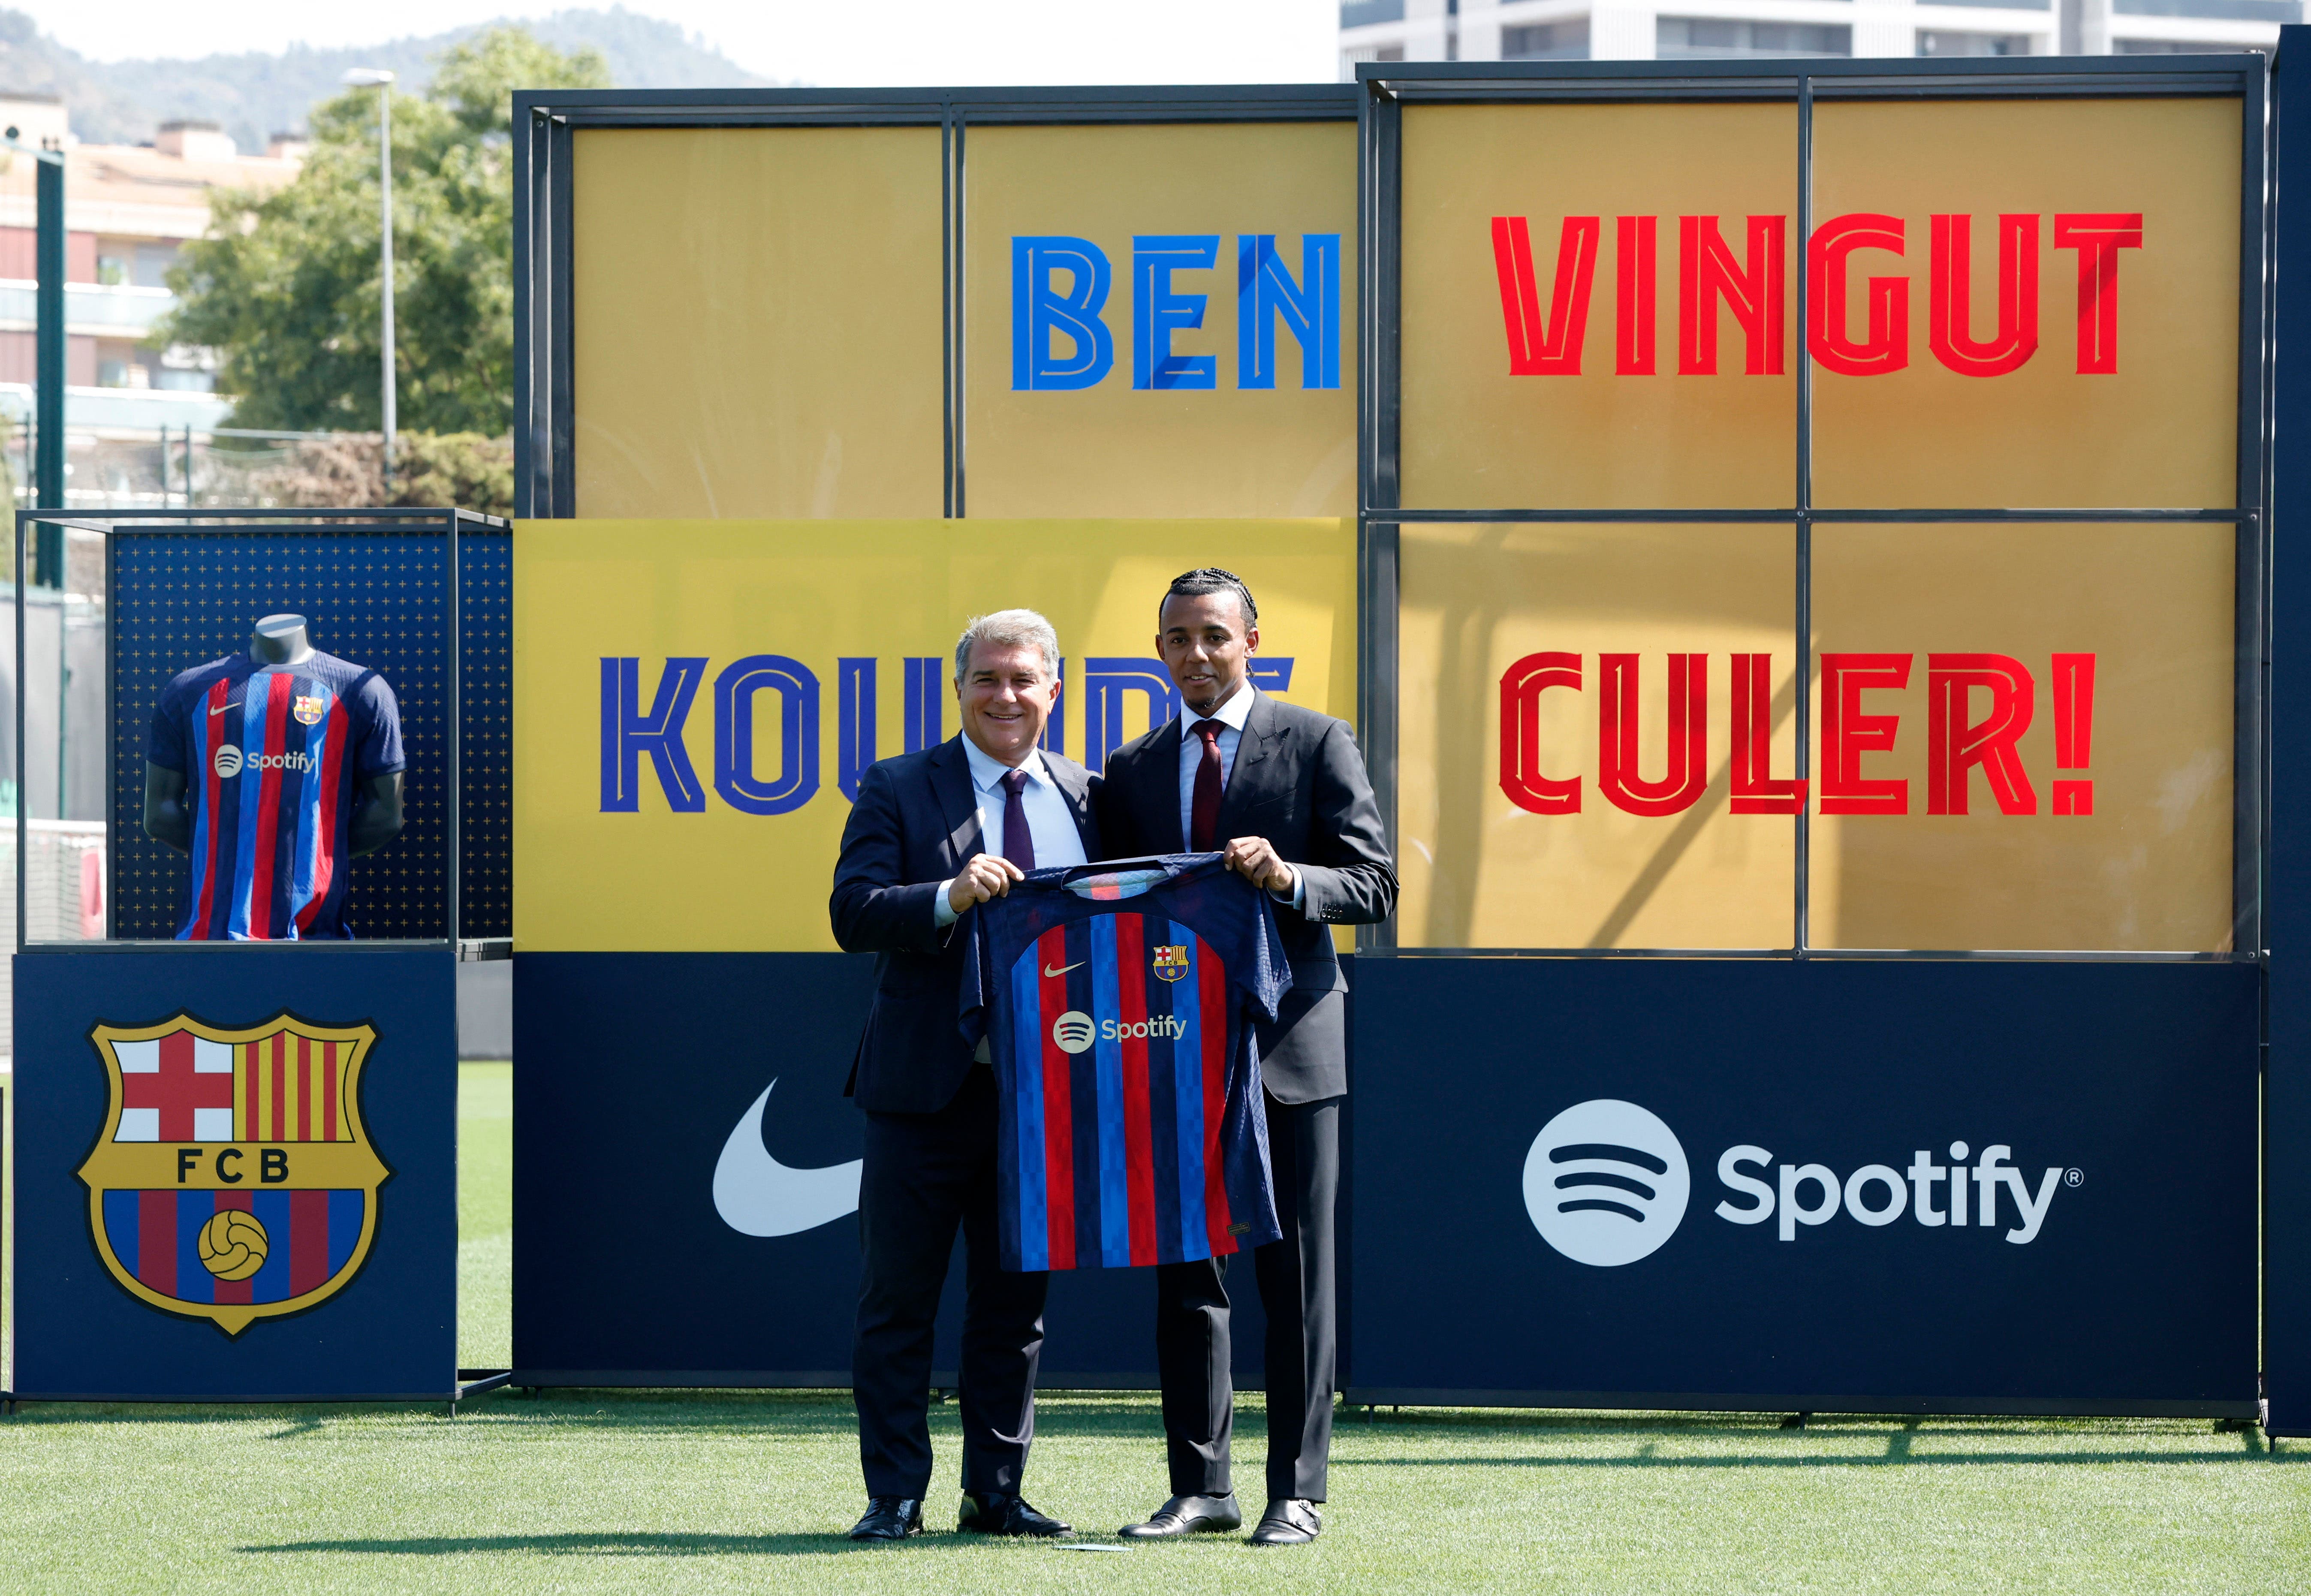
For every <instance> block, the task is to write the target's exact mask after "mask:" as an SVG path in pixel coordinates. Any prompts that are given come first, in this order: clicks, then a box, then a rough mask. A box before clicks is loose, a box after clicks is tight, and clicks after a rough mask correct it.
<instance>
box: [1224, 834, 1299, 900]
mask: <svg viewBox="0 0 2311 1596" xmlns="http://www.w3.org/2000/svg"><path fill="white" fill-rule="evenodd" d="M1220 857H1221V858H1222V859H1224V860H1225V861H1226V864H1227V868H1229V869H1231V870H1234V871H1236V872H1237V873H1238V874H1240V875H1241V876H1243V878H1244V879H1245V880H1247V881H1249V882H1251V884H1252V885H1254V886H1256V887H1258V888H1260V890H1261V891H1262V892H1271V893H1280V892H1290V891H1291V890H1292V885H1293V883H1294V882H1295V881H1297V880H1298V879H1299V877H1298V876H1296V875H1295V874H1294V873H1293V869H1292V867H1291V866H1290V865H1287V864H1286V863H1285V862H1284V861H1283V860H1282V859H1279V858H1278V857H1277V853H1276V850H1275V849H1274V848H1273V847H1271V846H1269V841H1268V839H1267V838H1266V837H1235V838H1232V839H1230V841H1229V842H1228V845H1227V851H1226V852H1225V853H1224V854H1222V855H1221V856H1220Z"/></svg>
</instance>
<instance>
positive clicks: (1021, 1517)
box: [955, 1491, 1076, 1536]
mask: <svg viewBox="0 0 2311 1596" xmlns="http://www.w3.org/2000/svg"><path fill="white" fill-rule="evenodd" d="M955 1528H956V1529H958V1530H968V1531H972V1532H973V1533H974V1534H980V1535H1043V1536H1051V1535H1072V1534H1074V1533H1075V1532H1076V1527H1075V1526H1074V1525H1073V1524H1063V1523H1061V1522H1060V1521H1059V1520H1057V1519H1055V1518H1053V1517H1051V1514H1049V1513H1037V1512H1036V1511H1035V1510H1034V1509H1033V1508H1032V1507H1030V1506H1028V1505H1027V1499H1026V1498H1025V1496H1003V1495H1001V1494H1000V1493H999V1492H995V1491H981V1492H966V1493H964V1498H963V1510H962V1512H960V1513H957V1514H956V1515H955Z"/></svg>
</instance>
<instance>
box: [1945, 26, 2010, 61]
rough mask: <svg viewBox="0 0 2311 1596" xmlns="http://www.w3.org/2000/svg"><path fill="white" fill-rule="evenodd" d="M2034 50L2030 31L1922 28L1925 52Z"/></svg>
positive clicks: (1958, 53)
mask: <svg viewBox="0 0 2311 1596" xmlns="http://www.w3.org/2000/svg"><path fill="white" fill-rule="evenodd" d="M2029 53H2030V36H2029V35H2028V34H2027V33H1950V32H1944V31H1940V30H1938V29H1929V28H1921V29H1919V30H1918V54H1920V55H1921V56H1935V57H1941V56H2027V55H2028V54H2029Z"/></svg>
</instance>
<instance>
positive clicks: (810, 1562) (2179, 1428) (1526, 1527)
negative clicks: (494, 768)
mask: <svg viewBox="0 0 2311 1596" xmlns="http://www.w3.org/2000/svg"><path fill="white" fill-rule="evenodd" d="M509 1086H510V1081H509V1078H508V1075H507V1072H506V1070H505V1068H504V1067H503V1066H486V1065H485V1066H469V1067H468V1068H467V1077H466V1093H465V1098H464V1115H465V1121H464V1125H463V1140H462V1144H461V1145H462V1156H463V1158H464V1160H465V1170H466V1193H465V1207H464V1213H465V1216H466V1223H467V1238H466V1241H465V1246H464V1251H463V1257H462V1259H461V1267H462V1269H463V1271H464V1272H463V1275H462V1282H463V1286H462V1288H463V1289H464V1291H465V1292H466V1293H467V1297H466V1307H465V1312H464V1326H463V1338H462V1348H463V1350H462V1353H461V1356H463V1357H464V1358H465V1359H466V1360H467V1362H468V1363H494V1362H500V1361H502V1356H503V1348H504V1347H505V1335H506V1329H505V1327H506V1322H507V1321H506V1310H505V1298H506V1286H505V1277H504V1269H505V1267H506V1260H507V1259H508V1257H509V1255H510V1254H509V1245H508V1234H507V1219H508V1215H507V1198H506V1192H505V1182H506V1174H507V1172H508V1169H509V1167H510V1153H509V1145H508V1144H509V1131H510V1118H509V1112H510V1107H509V1103H510V1098H509ZM477 1297H486V1299H487V1301H486V1304H482V1303H479V1302H477V1300H476V1299H477ZM933 1414H934V1417H933V1429H934V1432H935V1436H936V1441H937V1447H938V1453H939V1461H938V1473H937V1479H936V1481H935V1483H934V1485H933V1487H932V1504H933V1522H934V1524H935V1525H938V1526H944V1525H946V1524H951V1523H952V1522H953V1513H954V1502H955V1488H956V1482H955V1457H956V1426H955V1418H954V1409H953V1408H946V1407H943V1408H935V1409H934V1410H933ZM1780 1417H1781V1416H1780V1415H1778V1414H1773V1415H1760V1416H1738V1417H1722V1416H1696V1415H1687V1414H1643V1415H1611V1416H1600V1415H1589V1414H1576V1413H1523V1412H1501V1411H1469V1410H1452V1411H1447V1410H1435V1409H1423V1410H1419V1411H1408V1412H1405V1413H1404V1414H1402V1415H1400V1416H1398V1415H1391V1414H1387V1413H1382V1414H1381V1415H1380V1416H1378V1417H1377V1418H1375V1419H1374V1420H1371V1421H1369V1422H1368V1421H1367V1420H1366V1419H1365V1417H1363V1416H1362V1415H1361V1414H1360V1413H1359V1414H1357V1415H1355V1416H1348V1417H1343V1420H1342V1422H1341V1424H1340V1426H1339V1436H1338V1442H1337V1444H1336V1446H1335V1449H1334V1461H1333V1470H1332V1501H1331V1503H1330V1506H1329V1507H1328V1509H1327V1525H1328V1527H1327V1529H1326V1531H1325V1534H1324V1536H1323V1538H1322V1539H1321V1540H1320V1541H1319V1542H1318V1543H1317V1544H1316V1545H1314V1546H1313V1547H1309V1548H1297V1549H1292V1550H1281V1551H1258V1550H1255V1549H1253V1548H1248V1547H1245V1546H1243V1545H1242V1544H1240V1543H1239V1542H1237V1541H1236V1540H1234V1539H1232V1538H1222V1537H1210V1538H1201V1539H1198V1540H1197V1541H1195V1542H1192V1543H1190V1544H1186V1545H1179V1546H1155V1547H1138V1548H1130V1549H1129V1550H1126V1551H1123V1552H1120V1553H1100V1552H1079V1551H1063V1550H1060V1549H1058V1548H1054V1547H1051V1546H1048V1545H1041V1544H992V1545H990V1544H988V1543H986V1542H984V1541H981V1540H979V1539H972V1538H965V1537H962V1536H958V1535H955V1534H954V1533H952V1532H950V1531H945V1530H944V1529H943V1528H942V1529H941V1531H940V1532H937V1533H934V1534H931V1535H929V1536H927V1537H925V1538H923V1539H920V1540H917V1541H914V1542H912V1543H910V1544H908V1545H904V1546H899V1547H887V1548H853V1547H851V1546H850V1544H849V1543H848V1542H846V1541H844V1540H843V1539H842V1530H843V1529H844V1528H846V1527H847V1526H848V1524H849V1523H850V1520H851V1519H852V1517H854V1516H855V1515H856V1513H858V1511H859V1507H860V1506H861V1500H860V1496H859V1479H858V1464H857V1442H856V1436H855V1432H854V1430H853V1428H852V1423H851V1415H850V1402H849V1400H848V1398H847V1396H845V1395H844V1394H842V1393H840V1392H775V1393H730V1394H714V1393H708V1394H703V1395H696V1396H693V1395H690V1394H685V1393H669V1392H606V1391H565V1392H556V1393H552V1394H549V1395H545V1396H541V1397H524V1396H520V1395H519V1394H514V1393H504V1394H494V1395H492V1396H489V1397H485V1398H482V1399H478V1400H474V1401H472V1402H469V1403H467V1405H466V1407H465V1408H464V1409H463V1411H462V1413H461V1414H460V1416H459V1417H456V1418H454V1419H453V1418H450V1417H447V1416H446V1415H445V1414H444V1412H443V1410H442V1409H441V1408H439V1407H433V1408H391V1407H376V1406H372V1407H355V1406H345V1407H321V1408H256V1409H250V1408H222V1407H219V1408H162V1407H110V1408H78V1407H69V1406H51V1405H41V1404H35V1405H33V1406H31V1407H29V1408H26V1409H24V1410H23V1411H22V1412H20V1413H19V1414H18V1415H16V1416H15V1417H13V1418H10V1419H6V1420H0V1586H4V1587H6V1588H10V1589H39V1590H57V1591H74V1592H78V1591H107V1592H113V1591H140V1590H186V1589H189V1590H201V1589H219V1590H228V1589H229V1590H231V1591H233V1592H267V1591H294V1592H312V1591H332V1590H345V1591H376V1590H396V1591H399V1590H419V1591H435V1590H440V1591H460V1592H463V1591H477V1592H478V1591H510V1592H533V1591H553V1592H590V1591H623V1590H662V1589H663V1590H682V1591H685V1592H687V1591H693V1590H696V1591H713V1590H760V1589H765V1588H771V1589H781V1590H784V1589H798V1590H802V1589H807V1590H810V1591H814V1592H815V1591H821V1590H828V1591H842V1590H852V1589H859V1590H878V1591H903V1592H910V1596H911V1593H913V1592H944V1591H971V1592H1010V1591H1043V1590H1083V1591H1098V1592H1161V1593H1163V1596H1173V1593H1174V1592H1190V1591H1228V1592H1235V1591H1243V1590H1260V1589H1266V1588H1271V1587H1274V1588H1293V1589H1302V1588H1306V1589H1325V1590H1346V1589H1359V1590H1362V1589H1370V1588H1375V1587H1382V1586H1390V1587H1400V1588H1406V1589H1413V1590H1422V1591H1427V1590H1446V1591H1450V1590H1477V1589H1515V1590H1546V1591H1565V1592H1622V1591H1660V1592H1714V1591H1730V1592H1752V1591H1819V1592H1866V1591H1888V1592H1914V1591H1953V1592H1968V1593H1969V1596H1974V1593H1977V1592H1997V1591H2010V1590H2025V1591H2039V1590H2056V1591H2076V1592H2130V1591H2158V1592H2167V1591H2244V1590H2249V1589H2254V1590H2272V1591H2287V1590H2300V1589H2304V1588H2307V1587H2311V1467H2307V1466H2306V1465H2307V1464H2311V1443H2280V1448H2279V1450H2278V1451H2277V1452H2276V1453H2275V1454H2274V1453H2273V1452H2272V1451H2271V1450H2270V1449H2268V1448H2267V1447H2266V1445H2265V1443H2263V1440H2262V1439H2261V1437H2260V1436H2258V1435H2255V1434H2254V1433H2253V1432H2249V1433H2246V1434H2229V1433H2223V1432H2219V1431H2218V1430H2217V1429H2216V1428H2215V1427H2214V1426H2211V1425H2208V1424H2204V1423H2184V1422H2166V1421H2149V1420H2106V1421H2076V1422H2045V1421H2032V1422H2026V1421H2020V1420H1969V1419H1950V1420H1931V1421H1923V1422H1916V1423H1909V1422H1904V1421H1899V1420H1849V1421H1839V1420H1830V1421H1817V1423H1816V1424H1815V1425H1814V1426H1812V1427H1810V1428H1808V1429H1805V1430H1801V1431H1798V1430H1783V1429H1781V1428H1779V1427H1778V1424H1779V1420H1780ZM1240 1426H1241V1429H1242V1431H1243V1435H1244V1439H1245V1441H1246V1443H1247V1444H1246V1446H1245V1448H1244V1452H1245V1454H1246V1455H1245V1457H1244V1458H1243V1461H1245V1462H1247V1463H1249V1464H1251V1468H1250V1469H1248V1470H1246V1478H1247V1479H1248V1480H1252V1481H1256V1480H1257V1478H1258V1474H1257V1459H1258V1455H1259V1441H1258V1435H1259V1433H1260V1418H1259V1412H1258V1402H1257V1399H1247V1400H1245V1401H1244V1403H1243V1412H1242V1415H1241V1419H1240ZM1161 1455H1162V1448H1161V1440H1160V1426H1159V1424H1158V1420H1157V1416H1156V1404H1155V1402H1154V1400H1153V1399H1152V1398H1151V1397H1148V1396H1147V1395H1140V1394H1133V1395H1126V1396H1112V1397H1108V1396H1075V1395H1064V1394H1062V1395H1054V1396H1051V1397H1047V1398H1046V1399H1044V1400H1043V1402H1042V1408H1041V1413H1040V1419H1039V1423H1038V1426H1037V1433H1036V1441H1035V1452H1034V1460H1033V1467H1032V1470H1031V1472H1030V1476H1029V1487H1028V1489H1029V1496H1031V1498H1032V1499H1033V1501H1034V1502H1035V1503H1036V1504H1038V1505H1039V1506H1042V1507H1043V1508H1045V1509H1046V1510H1048V1511H1051V1512H1053V1513H1059V1514H1060V1515H1062V1516H1064V1517H1067V1518H1069V1519H1072V1520H1073V1521H1074V1522H1076V1523H1077V1524H1078V1525H1079V1526H1081V1527H1082V1528H1083V1529H1084V1530H1085V1531H1087V1532H1088V1534H1087V1536H1086V1539H1103V1540H1109V1539H1112V1531H1113V1529H1114V1527H1115V1526H1116V1525H1118V1524H1120V1523H1121V1522H1124V1521H1125V1520H1126V1519H1128V1518H1133V1517H1137V1516H1139V1515H1140V1514H1142V1513H1145V1512H1146V1511H1147V1509H1149V1508H1151V1507H1153V1506H1154V1505H1155V1504H1156V1500H1157V1499H1158V1498H1159V1497H1160V1496H1162V1494H1163V1472H1162V1463H1161ZM1256 1489H1257V1487H1256V1485H1255V1487H1254V1490H1255V1492H1256Z"/></svg>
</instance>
